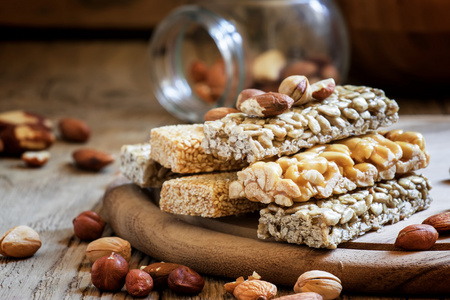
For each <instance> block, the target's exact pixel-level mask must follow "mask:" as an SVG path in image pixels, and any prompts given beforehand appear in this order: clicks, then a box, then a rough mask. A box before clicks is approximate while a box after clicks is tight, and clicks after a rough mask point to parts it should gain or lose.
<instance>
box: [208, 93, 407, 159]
mask: <svg viewBox="0 0 450 300" xmlns="http://www.w3.org/2000/svg"><path fill="white" fill-rule="evenodd" d="M398 109H399V107H398V104H397V103H396V102H395V101H394V100H390V99H389V98H387V97H386V96H385V94H384V92H383V91H382V90H380V89H375V88H370V87H365V86H352V85H345V86H336V88H335V91H334V92H333V94H332V95H331V96H329V97H328V98H326V99H325V100H323V101H321V102H318V101H316V102H309V103H307V104H305V105H303V106H299V107H292V108H291V109H290V111H289V112H286V113H283V114H280V115H278V116H275V117H271V118H257V117H250V116H247V115H246V114H244V113H233V114H229V115H227V116H226V117H224V118H222V119H219V120H215V121H209V122H205V125H204V132H205V139H204V140H203V142H202V147H203V149H205V152H206V153H210V154H214V155H216V156H219V157H223V158H227V159H231V158H234V159H236V160H247V161H248V162H249V163H252V162H255V161H259V160H264V159H266V158H268V157H273V156H282V155H289V154H293V153H297V152H298V151H299V150H301V149H302V148H310V147H312V146H314V145H316V144H326V143H329V142H331V141H334V140H338V139H342V138H346V137H349V136H352V135H361V134H365V133H367V132H369V131H371V130H377V129H379V128H380V127H384V126H389V125H392V124H394V123H396V122H397V120H398V113H397V112H398Z"/></svg>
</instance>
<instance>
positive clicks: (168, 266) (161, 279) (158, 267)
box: [143, 262, 182, 289]
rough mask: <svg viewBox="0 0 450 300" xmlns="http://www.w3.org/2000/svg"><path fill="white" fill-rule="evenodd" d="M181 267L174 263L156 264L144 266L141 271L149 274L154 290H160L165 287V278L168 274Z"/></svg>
mask: <svg viewBox="0 0 450 300" xmlns="http://www.w3.org/2000/svg"><path fill="white" fill-rule="evenodd" d="M181 266H182V265H179V264H174V263H165V262H158V263H153V264H150V265H148V266H146V267H145V268H144V269H143V271H145V272H147V273H148V274H150V276H151V277H152V278H153V284H154V286H155V288H157V289H161V288H165V287H167V278H169V274H170V273H171V272H172V271H173V270H175V269H176V268H178V267H181Z"/></svg>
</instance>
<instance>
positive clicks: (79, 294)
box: [0, 41, 450, 300]
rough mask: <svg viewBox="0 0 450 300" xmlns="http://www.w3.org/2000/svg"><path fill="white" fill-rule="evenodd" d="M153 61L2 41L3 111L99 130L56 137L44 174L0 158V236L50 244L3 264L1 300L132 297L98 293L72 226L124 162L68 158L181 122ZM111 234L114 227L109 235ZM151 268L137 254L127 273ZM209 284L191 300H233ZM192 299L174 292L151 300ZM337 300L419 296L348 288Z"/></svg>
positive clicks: (128, 48)
mask: <svg viewBox="0 0 450 300" xmlns="http://www.w3.org/2000/svg"><path fill="white" fill-rule="evenodd" d="M146 54H147V42H146V41H135V42H134V41H127V42H119V41H86V42H80V41H78V42H75V41H71V42H51V41H49V42H9V43H8V42H2V43H1V44H0V65H1V66H2V67H1V68H0V111H7V110H13V109H26V110H29V111H33V112H36V113H40V114H43V115H45V116H47V117H49V118H51V119H52V120H54V121H55V122H56V121H57V120H58V119H59V118H61V117H64V116H72V117H78V118H82V119H84V120H86V121H87V122H88V123H89V124H90V125H91V127H92V138H91V140H90V141H89V142H88V143H87V144H85V145H81V144H72V143H66V142H63V141H61V140H57V142H56V143H55V144H54V145H53V146H52V147H51V148H50V152H51V155H52V157H51V160H50V161H49V163H48V164H47V165H46V166H45V167H44V168H42V169H28V168H26V167H25V166H24V165H23V164H22V162H21V161H20V160H19V159H16V158H6V157H2V158H1V159H0V201H1V203H2V205H3V209H1V210H0V232H1V233H3V232H5V231H6V230H8V229H9V228H11V227H13V226H16V225H28V226H31V227H33V228H34V229H35V230H36V231H38V232H39V234H40V236H41V238H42V242H43V245H42V247H41V249H39V251H38V252H37V253H36V254H35V255H34V256H33V257H31V258H28V259H11V258H5V257H0V270H1V272H0V274H1V276H0V299H8V300H9V299H94V298H101V299H131V297H130V296H128V295H127V294H126V292H124V291H122V292H120V293H116V294H111V293H100V292H99V291H98V290H97V289H96V288H95V287H93V286H92V284H91V283H90V264H89V262H88V260H87V259H86V257H85V253H84V252H85V249H86V246H87V243H85V242H80V241H79V240H78V239H77V238H76V237H74V235H73V229H72V219H73V218H74V217H75V216H76V215H78V214H79V213H80V212H81V211H84V210H91V209H93V210H96V211H100V212H101V200H102V196H103V194H104V191H105V188H106V186H107V185H108V184H109V183H110V182H112V181H113V179H114V178H115V177H116V176H117V170H118V161H116V162H115V163H114V164H113V165H111V166H109V167H108V168H106V169H105V170H104V171H102V172H100V173H90V172H85V171H80V170H78V169H76V168H75V167H73V165H72V161H71V152H72V151H74V150H75V149H78V148H80V147H83V146H89V147H94V148H97V149H100V150H105V151H109V152H110V153H113V154H115V155H116V156H118V154H119V151H120V146H121V145H122V144H131V143H138V142H142V141H145V140H147V139H148V136H149V129H150V128H152V127H156V126H161V125H166V124H176V123H179V120H177V119H175V118H174V117H172V116H170V115H169V114H168V113H166V112H165V111H164V109H163V108H162V107H161V106H160V105H159V104H158V103H157V101H156V100H155V99H154V98H153V96H152V92H151V90H150V89H149V85H148V69H149V67H150V66H148V65H147V59H146ZM447 96H448V95H447ZM447 98H450V97H447ZM396 99H398V102H399V104H400V106H401V115H408V114H436V115H443V114H450V99H448V100H441V101H438V100H435V99H401V98H398V97H397V98H396ZM442 138H443V139H448V137H446V136H442ZM442 163H443V164H447V165H448V164H449V161H448V160H447V161H443V162H442ZM446 168H448V166H447V167H446ZM113 234H114V232H113V231H112V229H111V228H110V227H108V228H107V230H106V231H105V233H104V235H105V236H108V235H113ZM153 261H155V259H153V258H151V257H149V256H147V255H145V254H143V253H142V252H140V251H138V250H134V251H133V256H132V260H131V264H130V266H131V267H132V268H137V267H140V266H143V265H147V264H149V263H150V262H153ZM368 272H370V269H368ZM205 278H206V286H205V289H204V291H203V292H202V293H201V294H200V295H198V296H195V297H192V299H232V297H231V296H228V295H226V293H225V290H224V288H223V284H224V283H225V282H227V281H229V280H230V278H223V277H216V276H205ZM436 280H441V279H440V278H437V279H436ZM442 280H446V279H442ZM431 288H432V287H430V289H431ZM379 292H380V293H382V292H383V291H382V290H380V291H379ZM288 293H291V288H290V287H280V295H284V294H288ZM185 298H186V297H182V296H179V295H175V294H173V293H172V292H170V291H169V290H167V291H164V292H161V293H158V292H152V293H151V294H150V296H149V297H148V299H185ZM340 299H373V300H375V299H417V297H414V296H411V297H409V298H407V297H406V296H399V295H397V296H393V295H378V294H358V295H355V294H349V293H346V292H345V291H344V293H343V294H342V295H341V297H340ZM421 299H424V298H423V297H422V298H421ZM430 299H431V298H430ZM435 299H436V298H435ZM440 299H445V296H442V297H440ZM447 299H450V298H447Z"/></svg>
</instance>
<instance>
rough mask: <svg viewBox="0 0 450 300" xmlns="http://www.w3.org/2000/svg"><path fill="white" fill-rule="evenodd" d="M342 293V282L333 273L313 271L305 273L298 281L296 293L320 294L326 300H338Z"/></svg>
mask: <svg viewBox="0 0 450 300" xmlns="http://www.w3.org/2000/svg"><path fill="white" fill-rule="evenodd" d="M341 291H342V285H341V280H340V279H339V278H337V277H336V276H334V275H333V274H331V273H328V272H325V271H319V270H312V271H308V272H305V273H303V274H302V275H300V277H299V278H298V279H297V282H296V283H295V286H294V292H296V293H303V292H314V293H317V294H320V295H321V296H322V297H323V299H324V300H328V299H336V298H337V297H339V295H340V294H341Z"/></svg>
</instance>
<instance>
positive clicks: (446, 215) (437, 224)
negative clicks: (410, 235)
mask: <svg viewBox="0 0 450 300" xmlns="http://www.w3.org/2000/svg"><path fill="white" fill-rule="evenodd" d="M422 224H428V225H431V226H433V227H434V229H436V230H437V232H439V233H441V232H445V231H449V230H450V212H443V213H440V214H436V215H433V216H431V217H428V218H426V219H425V220H424V221H423V222H422Z"/></svg>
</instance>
